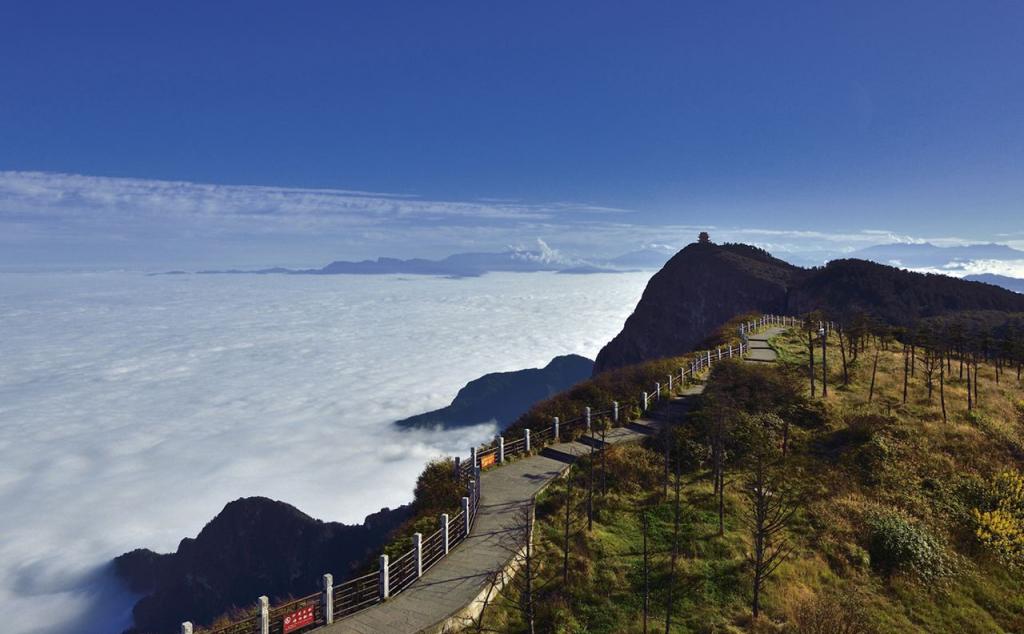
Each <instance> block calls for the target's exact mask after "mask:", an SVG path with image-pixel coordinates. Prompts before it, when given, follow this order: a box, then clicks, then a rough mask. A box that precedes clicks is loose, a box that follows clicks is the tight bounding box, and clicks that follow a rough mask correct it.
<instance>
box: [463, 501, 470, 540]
mask: <svg viewBox="0 0 1024 634" xmlns="http://www.w3.org/2000/svg"><path fill="white" fill-rule="evenodd" d="M462 517H464V518H465V519H466V521H465V522H463V524H464V525H465V527H466V530H465V532H464V533H463V534H464V535H465V536H466V537H469V498H468V497H463V498H462Z"/></svg>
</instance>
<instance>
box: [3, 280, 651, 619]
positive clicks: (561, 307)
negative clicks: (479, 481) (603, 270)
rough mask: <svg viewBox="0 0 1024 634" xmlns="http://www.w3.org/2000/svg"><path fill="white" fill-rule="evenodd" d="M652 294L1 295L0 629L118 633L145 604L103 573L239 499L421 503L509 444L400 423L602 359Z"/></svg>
mask: <svg viewBox="0 0 1024 634" xmlns="http://www.w3.org/2000/svg"><path fill="white" fill-rule="evenodd" d="M646 279H647V275H646V274H620V275H600V276H565V275H555V274H543V273H539V274H495V275H488V276H484V277H482V278H476V279H467V280H457V281H456V280H448V279H440V278H429V277H418V278H414V279H403V278H400V277H395V276H388V277H383V278H372V279H367V278H360V277H350V276H337V277H302V278H295V277H287V278H285V277H241V278H239V277H216V276H198V277H193V276H187V277H182V276H168V277H146V276H140V275H133V274H114V273H103V274H41V273H40V274H2V275H0V296H2V297H3V302H2V303H0V328H2V329H3V331H4V333H5V337H4V355H3V359H2V362H0V453H2V455H3V456H4V460H3V461H2V462H0V505H2V506H3V508H4V513H3V514H2V516H0V533H2V534H3V535H4V539H3V541H2V543H0V580H2V581H0V611H3V613H5V614H26V613H31V614H34V615H36V616H35V617H34V618H33V619H32V620H29V621H25V622H24V623H21V624H18V625H15V626H13V628H14V629H11V626H9V625H8V626H7V628H6V629H5V631H6V632H10V633H11V634H23V633H27V632H71V631H74V632H76V634H80V633H82V632H90V631H95V632H105V633H109V632H111V631H117V626H118V625H120V624H122V623H123V621H124V619H125V618H126V615H127V612H126V610H127V609H128V607H129V606H130V604H131V600H130V597H127V596H126V595H123V594H121V593H118V592H117V591H116V590H113V589H112V588H111V587H110V586H109V585H104V584H103V583H102V582H101V581H102V579H103V577H102V576H98V575H101V572H102V571H101V570H100V569H99V567H101V566H102V565H103V564H104V563H105V562H107V561H108V560H109V559H110V557H112V556H114V555H117V554H119V553H121V552H123V551H126V550H129V549H131V548H134V547H140V546H145V547H150V548H153V549H155V550H159V551H167V550H173V549H174V548H175V547H176V545H177V542H178V540H179V539H181V538H182V537H186V536H194V535H195V534H196V533H197V532H198V530H199V529H200V528H201V527H202V526H203V524H204V523H205V522H206V521H208V520H209V519H210V518H212V517H213V515H215V514H216V513H217V512H218V511H219V510H220V509H221V507H222V506H223V505H224V504H225V503H226V502H228V501H229V500H232V499H235V498H237V497H240V496H247V495H266V496H269V497H273V498H277V499H282V500H285V501H287V502H290V503H292V504H294V505H296V506H298V507H299V508H300V509H301V510H303V511H305V512H307V513H309V514H311V515H313V516H315V517H320V518H323V519H330V520H337V521H344V522H359V521H361V520H362V518H363V516H364V515H365V514H366V513H368V512H372V511H375V510H377V509H379V508H380V507H382V506H396V505H398V504H402V503H404V502H407V501H408V500H409V499H410V496H411V487H412V484H413V482H414V479H415V477H416V475H417V474H418V472H419V470H420V468H421V466H422V465H423V463H424V462H425V461H426V460H428V459H430V458H432V457H435V456H440V455H445V454H451V453H455V452H457V453H460V454H461V453H466V452H467V451H468V447H469V446H470V444H471V443H473V442H476V441H479V440H483V439H484V438H486V437H489V436H490V434H491V433H493V428H492V427H491V426H490V425H486V424H485V425H481V426H479V427H476V428H470V429H469V430H461V431H454V432H445V433H428V432H404V433H402V432H398V431H397V430H395V429H394V428H393V426H391V425H390V423H391V421H394V420H397V419H399V418H403V417H406V416H409V415H412V414H416V413H420V412H423V411H427V410H430V409H435V408H437V407H440V406H442V405H445V404H447V402H448V401H449V400H450V399H451V398H452V397H453V396H454V394H455V392H456V391H457V390H458V389H459V388H460V387H462V385H463V384H465V383H466V382H467V381H469V380H471V379H474V378H476V377H478V376H480V375H482V374H485V373H487V372H491V371H499V370H514V369H520V368H524V367H538V366H541V365H544V364H545V363H547V362H548V361H549V360H550V358H551V357H553V356H555V355H557V354H564V353H570V352H574V353H579V354H583V355H587V356H590V357H593V356H594V355H595V354H596V352H597V350H598V349H599V348H600V346H601V345H602V344H603V343H604V342H606V341H607V340H608V339H610V338H611V337H612V336H613V335H614V334H615V333H616V332H617V331H618V329H619V328H620V327H621V325H622V322H623V321H624V319H625V317H626V315H627V314H628V313H629V311H630V310H631V309H632V307H633V305H634V304H635V302H636V300H637V299H638V297H639V295H640V293H641V291H642V290H643V286H644V284H645V282H646ZM96 609H98V610H99V612H100V613H101V614H102V615H103V619H105V620H104V621H101V623H102V625H101V626H100V627H96V628H83V626H82V625H81V623H79V624H78V625H76V626H72V625H70V624H71V623H74V622H75V621H74V619H75V618H77V617H79V616H80V615H81V614H83V613H85V612H87V611H89V610H96Z"/></svg>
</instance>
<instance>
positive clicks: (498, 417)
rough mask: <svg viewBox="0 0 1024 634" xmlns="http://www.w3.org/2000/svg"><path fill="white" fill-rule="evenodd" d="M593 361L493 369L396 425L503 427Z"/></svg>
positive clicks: (579, 376)
mask: <svg viewBox="0 0 1024 634" xmlns="http://www.w3.org/2000/svg"><path fill="white" fill-rule="evenodd" d="M593 368H594V362H593V361H591V360H590V359H587V358H585V357H581V356H579V355H575V354H570V355H565V356H561V357H555V358H554V359H552V360H551V362H550V363H548V364H547V365H546V366H544V367H543V368H530V369H527V370H517V371H513V372H494V373H491V374H485V375H484V376H482V377H480V378H478V379H474V380H472V381H470V382H469V383H467V384H466V386H465V387H463V388H462V389H461V390H459V393H458V394H457V395H456V396H455V399H454V400H453V401H452V402H451V405H448V406H447V407H442V408H441V409H438V410H434V411H432V412H426V413H424V414H418V415H416V416H410V417H409V418H405V419H403V420H400V421H398V422H397V423H396V424H397V425H398V426H400V427H459V426H465V425H474V424H477V423H486V422H488V421H490V420H494V421H495V422H497V423H498V427H499V428H502V429H503V428H504V427H505V426H507V425H509V424H510V423H512V422H513V421H515V420H516V419H517V418H519V416H521V415H522V414H523V413H525V412H526V410H528V409H530V407H531V406H532V405H533V404H534V403H536V402H538V401H541V400H543V399H546V398H548V397H550V396H553V395H555V394H557V393H559V392H561V391H563V390H567V389H569V388H570V387H572V386H573V385H576V384H577V383H579V382H580V381H583V380H585V379H587V378H589V377H590V374H591V372H592V371H593Z"/></svg>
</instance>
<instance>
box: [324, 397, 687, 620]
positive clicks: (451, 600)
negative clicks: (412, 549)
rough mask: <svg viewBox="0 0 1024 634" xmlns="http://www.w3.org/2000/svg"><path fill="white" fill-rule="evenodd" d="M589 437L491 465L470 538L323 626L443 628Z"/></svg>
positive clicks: (630, 434) (639, 429)
mask: <svg viewBox="0 0 1024 634" xmlns="http://www.w3.org/2000/svg"><path fill="white" fill-rule="evenodd" d="M702 389H703V388H702V387H700V386H696V387H693V388H691V389H689V390H688V393H687V394H686V395H684V396H683V397H681V398H676V399H672V400H671V401H669V402H668V403H667V405H666V406H664V407H661V408H658V410H657V411H652V412H650V416H649V417H648V418H646V419H643V420H639V421H637V422H635V423H631V424H630V425H628V426H626V427H618V428H615V429H612V430H609V431H608V433H607V439H606V440H607V442H608V443H609V444H617V443H623V442H631V441H638V440H641V439H642V438H644V437H645V436H649V435H651V434H654V433H655V432H656V431H657V430H658V428H659V427H661V426H662V425H664V424H665V423H666V422H667V421H668V420H679V419H680V418H682V417H683V416H684V415H685V411H686V409H687V408H688V407H689V404H690V400H691V399H690V398H689V397H690V396H692V395H694V394H698V393H699V392H700V391H701V390H702ZM587 440H588V439H584V442H579V441H576V442H568V443H561V444H557V445H551V446H549V447H546V448H545V449H544V450H543V451H542V452H541V453H540V454H538V455H534V456H530V457H529V458H524V459H521V460H517V461H515V462H512V463H510V464H508V465H506V466H503V467H500V468H497V469H491V470H489V471H485V472H484V473H483V474H482V475H481V490H482V497H481V500H480V512H479V514H478V515H477V518H476V522H475V523H474V525H473V529H472V531H471V532H470V534H469V537H468V538H466V540H465V541H464V542H462V543H461V544H459V545H458V547H456V548H455V549H453V550H452V551H451V553H449V555H448V556H447V557H445V558H444V559H442V560H441V561H440V562H438V563H437V564H436V565H435V566H434V567H433V568H431V569H430V570H428V571H427V572H425V573H424V574H423V576H422V577H421V578H420V579H419V580H418V581H416V583H414V584H412V585H411V586H409V588H407V589H406V590H405V591H403V592H402V593H401V594H398V595H396V596H395V597H392V598H391V599H389V600H388V601H387V602H386V603H382V604H378V605H375V606H373V607H371V608H368V609H366V610H363V611H362V612H359V613H357V614H354V615H352V616H350V617H348V618H345V619H344V620H341V621H338V622H336V623H335V624H334V625H331V626H328V627H325V628H323V629H321V630H317V632H318V633H319V632H325V633H329V634H342V633H344V634H355V633H357V634H381V633H388V634H408V633H413V632H421V631H428V632H430V631H438V630H439V628H440V627H441V625H442V623H443V622H445V621H447V620H448V619H449V618H450V617H452V616H453V615H455V614H457V613H459V612H461V611H462V610H463V609H464V608H465V607H466V606H468V605H469V604H470V603H471V602H472V601H473V600H474V599H475V598H476V597H477V596H479V595H480V593H481V592H482V591H484V590H485V589H486V587H487V586H488V584H490V583H491V579H492V577H493V576H494V573H495V571H498V570H501V569H503V568H504V567H505V565H506V564H507V563H508V562H509V560H510V559H511V552H512V550H514V548H511V546H512V545H513V544H514V542H515V537H516V535H515V534H514V532H513V531H511V530H510V527H512V526H514V525H515V523H516V518H517V515H518V514H519V513H520V512H521V509H523V508H524V507H528V506H529V505H530V504H531V503H532V500H533V497H534V496H535V495H536V494H537V493H538V492H539V491H540V490H541V489H542V488H543V487H544V486H545V485H546V484H547V483H548V482H550V481H551V480H553V479H554V478H556V477H557V476H558V475H559V474H561V473H562V472H563V471H564V470H565V469H566V468H567V467H568V466H569V465H570V464H571V463H572V462H573V461H574V460H575V459H576V457H577V456H580V455H582V454H585V453H589V452H590V450H591V447H590V445H589V444H588V443H587Z"/></svg>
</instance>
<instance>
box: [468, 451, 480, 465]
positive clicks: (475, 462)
mask: <svg viewBox="0 0 1024 634" xmlns="http://www.w3.org/2000/svg"><path fill="white" fill-rule="evenodd" d="M469 459H470V460H472V461H473V468H474V469H475V468H477V467H479V466H480V461H479V460H477V459H476V447H470V448H469Z"/></svg>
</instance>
